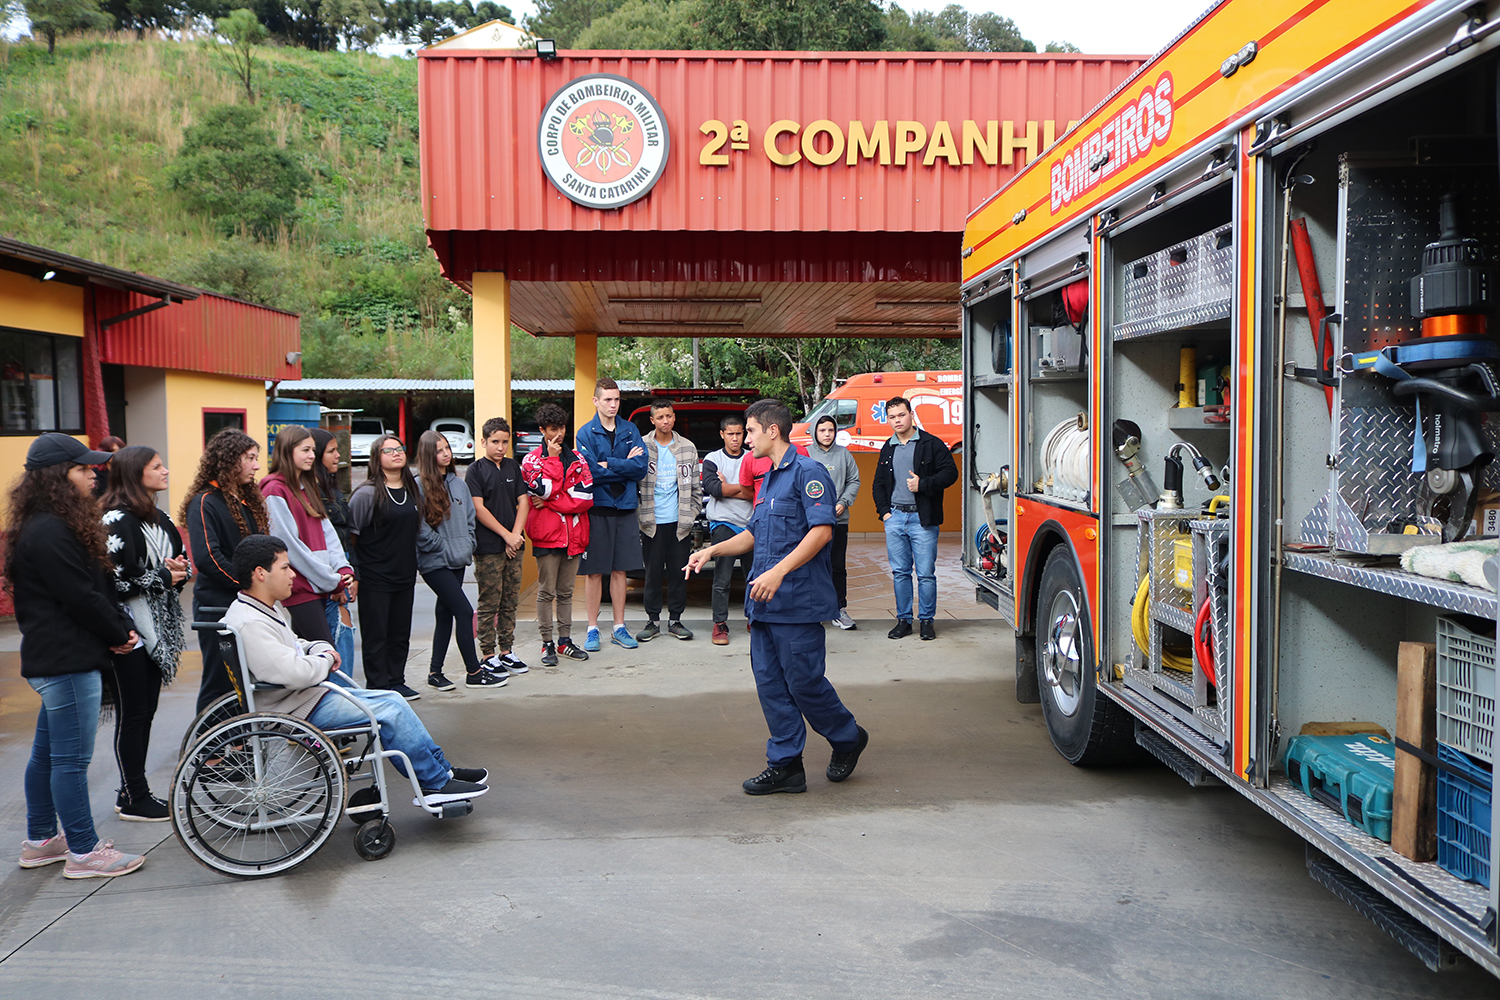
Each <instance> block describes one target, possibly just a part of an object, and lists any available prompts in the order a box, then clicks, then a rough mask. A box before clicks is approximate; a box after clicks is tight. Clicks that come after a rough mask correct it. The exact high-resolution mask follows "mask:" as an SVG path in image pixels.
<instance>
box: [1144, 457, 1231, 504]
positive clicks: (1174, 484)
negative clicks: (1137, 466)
mask: <svg viewBox="0 0 1500 1000" xmlns="http://www.w3.org/2000/svg"><path fill="white" fill-rule="evenodd" d="M1182 451H1185V452H1187V453H1188V454H1189V455H1191V456H1192V458H1193V469H1194V470H1196V471H1197V473H1198V475H1199V476H1201V477H1203V485H1204V486H1206V487H1208V490H1209V492H1210V493H1212V492H1214V491H1216V490H1218V488H1219V485H1220V484H1219V477H1218V476H1216V475H1215V474H1214V467H1213V465H1212V463H1210V462H1209V461H1208V459H1206V458H1204V457H1203V453H1202V452H1200V451H1199V450H1198V449H1197V448H1194V447H1193V446H1192V445H1190V444H1188V443H1187V442H1186V441H1178V442H1177V443H1176V444H1174V445H1173V446H1172V447H1171V448H1169V449H1167V459H1166V464H1167V467H1166V470H1165V471H1164V472H1163V473H1162V491H1161V500H1160V502H1158V503H1157V509H1159V510H1176V509H1180V508H1181V507H1182V459H1181V458H1180V457H1179V456H1178V452H1182Z"/></svg>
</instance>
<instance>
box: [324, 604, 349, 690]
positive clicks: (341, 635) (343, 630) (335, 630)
mask: <svg viewBox="0 0 1500 1000" xmlns="http://www.w3.org/2000/svg"><path fill="white" fill-rule="evenodd" d="M340 607H341V605H340V604H339V602H338V601H335V600H334V599H333V598H331V597H325V598H323V613H324V614H326V615H327V616H328V634H329V635H331V636H333V648H334V651H335V652H337V653H338V654H339V672H340V673H344V674H348V675H349V676H350V677H353V676H354V626H353V625H345V624H344V620H343V619H342V618H340V617H339V608H340ZM349 620H350V621H351V622H352V621H353V620H354V609H353V608H350V609H349Z"/></svg>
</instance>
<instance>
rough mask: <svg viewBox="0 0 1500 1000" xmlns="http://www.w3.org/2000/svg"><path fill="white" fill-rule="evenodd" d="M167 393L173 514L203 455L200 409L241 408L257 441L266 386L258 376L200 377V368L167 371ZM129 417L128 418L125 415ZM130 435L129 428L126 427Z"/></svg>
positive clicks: (263, 457) (262, 431) (260, 434)
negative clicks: (249, 377) (252, 377)
mask: <svg viewBox="0 0 1500 1000" xmlns="http://www.w3.org/2000/svg"><path fill="white" fill-rule="evenodd" d="M165 375H166V395H167V427H166V432H167V433H166V439H167V454H166V460H167V468H168V469H170V470H171V473H172V475H171V479H170V480H169V483H170V488H169V492H170V494H171V501H170V505H169V506H168V508H167V509H168V510H169V511H171V512H172V516H173V517H174V518H175V517H176V515H177V510H178V508H179V507H180V506H181V504H182V501H183V500H184V499H185V497H186V494H187V489H188V487H189V486H191V485H192V483H193V476H194V474H195V473H196V472H197V471H198V460H199V458H201V457H202V455H203V444H204V442H203V410H204V408H205V407H210V408H213V409H225V410H231V409H243V410H244V411H245V433H246V434H249V435H250V436H251V437H252V438H254V439H255V440H257V441H265V439H266V389H265V383H264V382H261V381H259V380H253V379H243V378H233V377H231V376H228V375H205V374H202V373H201V372H178V371H168V372H166V373H165ZM127 419H128V418H127ZM131 433H132V434H134V433H135V431H134V430H132V431H131ZM266 458H267V456H266V454H265V448H264V446H262V448H261V469H262V474H264V470H265V466H266Z"/></svg>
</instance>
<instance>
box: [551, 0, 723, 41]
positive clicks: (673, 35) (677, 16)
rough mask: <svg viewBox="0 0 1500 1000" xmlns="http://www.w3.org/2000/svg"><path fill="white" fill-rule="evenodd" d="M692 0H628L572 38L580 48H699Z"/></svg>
mask: <svg viewBox="0 0 1500 1000" xmlns="http://www.w3.org/2000/svg"><path fill="white" fill-rule="evenodd" d="M696 10H697V4H696V3H695V2H693V0H677V2H675V3H673V2H669V0H625V4H624V5H623V6H622V7H620V8H619V9H618V10H615V11H613V12H612V13H609V14H606V15H605V16H604V17H602V18H600V19H599V20H597V21H595V22H594V23H593V24H591V25H589V26H588V27H587V28H585V29H583V32H582V33H581V34H579V36H578V37H577V38H576V39H575V40H574V41H573V47H574V48H579V49H692V48H698V47H699V46H698V45H697V41H698V31H697V26H696V25H695V24H694V23H693V15H694V12H695V11H696Z"/></svg>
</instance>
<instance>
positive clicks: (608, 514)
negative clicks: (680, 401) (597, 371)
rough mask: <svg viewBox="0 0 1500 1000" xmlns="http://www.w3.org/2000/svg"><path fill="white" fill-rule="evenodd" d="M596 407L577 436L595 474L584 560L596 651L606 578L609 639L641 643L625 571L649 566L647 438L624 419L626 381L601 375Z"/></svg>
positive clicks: (588, 643)
mask: <svg viewBox="0 0 1500 1000" xmlns="http://www.w3.org/2000/svg"><path fill="white" fill-rule="evenodd" d="M594 409H595V410H596V411H598V415H597V416H595V417H594V419H593V420H590V421H589V422H588V423H586V424H584V425H583V426H582V427H580V428H578V431H577V433H576V434H574V435H573V444H574V447H575V449H576V450H577V452H578V454H580V455H582V456H583V460H584V461H586V462H588V464H589V474H590V475H591V476H593V479H594V506H592V507H590V508H589V547H588V549H587V550H586V551H585V552H584V553H583V557H582V558H581V559H579V561H578V575H579V576H581V577H583V578H584V586H583V593H584V599H585V600H586V601H587V602H588V615H589V630H588V633H587V636H586V638H585V639H584V642H583V648H584V649H586V650H587V651H589V652H590V653H592V652H596V651H597V650H598V649H599V605H600V604H602V603H603V602H604V581H605V580H606V579H608V580H609V604H610V609H611V611H612V613H613V614H614V631H613V633H612V634H611V635H610V640H609V641H610V642H612V643H614V644H615V645H616V646H623V647H624V648H626V649H635V648H636V647H637V646H639V645H640V643H638V642H637V641H636V638H635V636H633V635H631V634H630V629H628V628H626V627H625V574H626V573H628V572H630V571H631V570H637V569H643V568H644V567H645V565H646V562H645V559H644V558H643V557H642V554H641V534H640V528H639V525H638V524H637V521H636V507H637V505H638V504H639V503H640V500H639V498H638V496H637V489H638V487H637V484H639V483H640V481H641V480H642V479H644V478H645V476H646V464H647V458H646V442H645V441H643V440H642V439H641V432H640V431H639V430H637V429H636V426H635V424H633V423H631V422H630V421H629V420H620V419H618V417H619V413H620V386H619V384H618V383H616V382H615V380H614V379H612V378H601V379H600V380H599V383H598V384H597V385H596V386H594Z"/></svg>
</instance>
